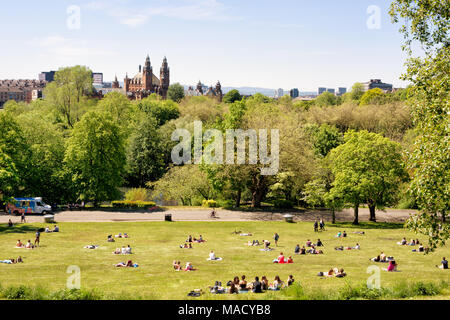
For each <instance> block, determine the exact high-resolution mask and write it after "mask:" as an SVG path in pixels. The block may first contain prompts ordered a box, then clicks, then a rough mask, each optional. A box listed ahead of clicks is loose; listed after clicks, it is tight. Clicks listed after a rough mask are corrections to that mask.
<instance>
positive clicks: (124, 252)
mask: <svg viewBox="0 0 450 320" xmlns="http://www.w3.org/2000/svg"><path fill="white" fill-rule="evenodd" d="M120 253H121V254H127V249H126V247H125V246H122V250H121V252H120Z"/></svg>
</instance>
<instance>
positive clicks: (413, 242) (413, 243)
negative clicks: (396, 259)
mask: <svg viewBox="0 0 450 320" xmlns="http://www.w3.org/2000/svg"><path fill="white" fill-rule="evenodd" d="M415 245H416V240H414V239H411V241H410V242H409V243H408V246H415Z"/></svg>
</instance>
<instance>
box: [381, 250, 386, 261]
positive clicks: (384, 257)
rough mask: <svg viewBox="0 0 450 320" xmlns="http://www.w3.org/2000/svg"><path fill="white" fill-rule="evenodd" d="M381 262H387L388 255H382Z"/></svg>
mask: <svg viewBox="0 0 450 320" xmlns="http://www.w3.org/2000/svg"><path fill="white" fill-rule="evenodd" d="M380 262H387V260H386V255H385V254H384V252H381V253H380Z"/></svg>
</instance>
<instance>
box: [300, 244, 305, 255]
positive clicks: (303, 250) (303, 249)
mask: <svg viewBox="0 0 450 320" xmlns="http://www.w3.org/2000/svg"><path fill="white" fill-rule="evenodd" d="M300 254H306V248H305V246H302V248H301V249H300Z"/></svg>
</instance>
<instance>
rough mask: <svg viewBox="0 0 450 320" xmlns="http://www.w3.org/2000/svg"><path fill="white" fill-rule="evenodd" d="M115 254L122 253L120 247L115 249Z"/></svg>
mask: <svg viewBox="0 0 450 320" xmlns="http://www.w3.org/2000/svg"><path fill="white" fill-rule="evenodd" d="M113 253H114V254H121V253H122V251H121V250H120V248H116V250H115V251H113Z"/></svg>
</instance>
